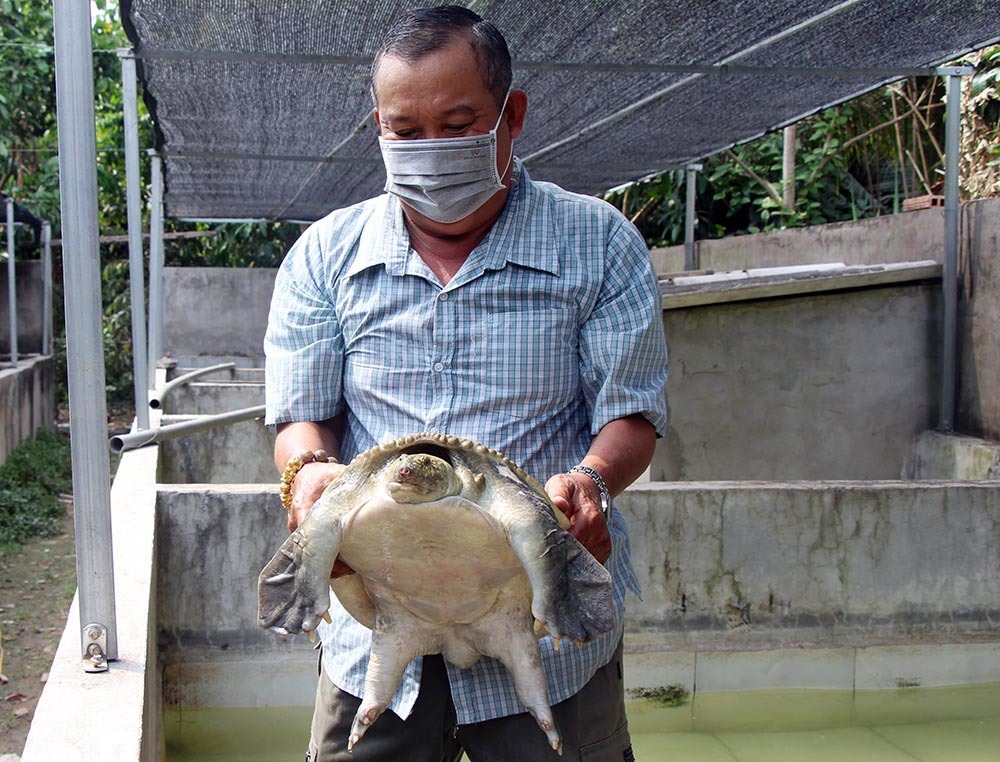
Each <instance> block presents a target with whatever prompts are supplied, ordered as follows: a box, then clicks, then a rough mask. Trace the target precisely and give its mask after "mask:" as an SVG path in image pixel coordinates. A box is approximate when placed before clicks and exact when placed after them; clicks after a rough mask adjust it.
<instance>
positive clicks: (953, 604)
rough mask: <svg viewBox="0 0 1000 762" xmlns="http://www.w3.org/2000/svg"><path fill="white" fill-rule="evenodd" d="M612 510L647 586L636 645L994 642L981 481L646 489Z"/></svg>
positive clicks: (988, 533) (633, 625)
mask: <svg viewBox="0 0 1000 762" xmlns="http://www.w3.org/2000/svg"><path fill="white" fill-rule="evenodd" d="M616 506H617V507H618V508H619V510H622V511H623V512H624V513H625V514H626V516H627V517H628V519H629V524H630V527H631V530H632V553H633V559H634V562H635V567H636V571H637V573H638V575H639V580H640V582H641V583H642V586H643V600H642V603H641V604H638V605H632V606H631V608H630V613H629V618H628V624H627V632H630V633H633V634H634V635H635V639H634V641H633V642H636V643H639V642H643V641H645V642H647V643H656V644H659V646H660V647H663V648H668V647H675V648H688V649H690V648H694V649H702V648H708V649H711V648H713V647H714V648H753V647H762V648H774V647H777V646H779V645H792V644H794V643H811V644H818V645H824V644H826V645H831V644H836V645H845V644H852V645H863V644H869V643H879V642H896V641H909V640H919V639H923V638H927V639H933V638H961V637H966V636H983V637H987V638H994V639H995V638H996V636H997V633H996V626H995V624H994V623H995V622H996V621H997V616H998V615H1000V577H998V576H997V574H996V570H997V568H1000V490H998V489H997V488H996V486H995V484H989V483H980V484H975V483H957V482H889V483H870V482H869V483H857V482H833V483H822V484H816V483H813V484H734V483H727V484H698V483H693V484H673V485H665V484H656V483H652V484H648V485H640V486H636V487H633V488H632V489H630V490H628V491H627V492H626V493H625V494H624V495H622V496H621V497H620V498H619V499H618V500H617V501H616Z"/></svg>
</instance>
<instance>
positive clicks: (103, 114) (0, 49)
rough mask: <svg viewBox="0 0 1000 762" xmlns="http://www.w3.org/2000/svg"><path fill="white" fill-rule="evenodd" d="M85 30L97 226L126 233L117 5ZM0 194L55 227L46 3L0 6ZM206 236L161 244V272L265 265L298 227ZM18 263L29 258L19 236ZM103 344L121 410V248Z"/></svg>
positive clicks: (126, 386)
mask: <svg viewBox="0 0 1000 762" xmlns="http://www.w3.org/2000/svg"><path fill="white" fill-rule="evenodd" d="M94 5H95V6H96V8H97V9H98V14H97V17H96V19H95V21H94V25H93V36H92V48H93V51H94V53H93V61H94V72H93V75H94V76H93V83H94V118H95V130H96V137H97V181H98V222H99V228H100V232H101V235H103V236H107V235H121V234H123V233H125V232H126V231H127V229H128V215H127V209H126V201H125V154H124V144H125V136H124V125H123V118H122V86H121V63H120V61H119V59H118V56H117V55H116V50H117V49H119V48H125V47H128V40H127V39H126V37H125V34H124V31H123V30H122V28H121V24H120V23H119V22H118V19H117V14H118V10H117V3H113V2H106V1H105V0H98V2H95V3H94ZM0 29H2V30H3V44H2V45H0V77H2V78H3V81H4V83H5V84H4V87H3V89H2V90H0V189H2V190H4V191H5V192H7V193H9V194H11V195H12V196H14V198H15V199H17V201H18V202H19V203H20V204H22V205H23V206H25V207H26V208H28V209H29V210H31V211H32V212H33V213H34V214H35V215H36V216H38V217H41V218H43V219H47V220H49V221H51V223H52V236H53V238H54V239H58V238H60V237H61V233H60V227H59V216H60V215H59V212H60V209H59V158H58V153H57V151H58V133H57V124H56V97H55V65H54V51H53V39H52V3H50V2H48V0H0ZM139 144H140V146H143V147H152V145H153V131H152V127H151V124H150V120H149V116H148V114H147V113H146V112H145V108H144V104H143V103H142V101H141V99H140V103H139ZM140 172H141V176H142V177H143V178H148V177H149V158H148V156H147V155H146V152H145V151H141V152H140ZM191 229H196V230H213V228H212V227H211V226H209V225H204V224H202V225H193V224H190V223H180V222H174V221H168V222H167V231H168V232H170V231H179V230H191ZM214 233H215V234H214V235H213V236H212V237H207V238H200V239H193V240H190V239H189V240H185V241H182V242H178V243H168V244H167V246H166V248H165V252H164V256H165V261H166V264H167V265H190V266H196V265H203V266H215V267H237V266H244V267H245V266H250V267H273V266H276V265H277V264H278V263H279V262H280V261H281V258H282V256H283V255H284V253H285V251H287V249H288V247H289V246H290V245H291V243H292V242H293V241H294V240H295V238H296V237H297V235H298V226H295V225H282V224H265V223H247V224H242V225H219V226H216V227H215V228H214ZM18 239H19V243H18V246H19V250H18V257H19V258H29V257H35V256H37V254H36V252H35V251H34V246H33V245H32V242H30V241H29V239H28V236H27V234H26V233H25V232H24V231H23V230H19V236H18ZM61 255H62V250H61V249H60V248H59V247H54V248H53V257H54V260H55V261H54V270H53V272H54V277H55V283H54V286H55V293H54V300H53V301H54V305H55V309H56V314H55V319H54V324H55V327H56V336H55V340H54V344H55V358H56V362H57V371H56V393H57V397H58V399H59V401H60V403H64V402H65V400H66V396H67V395H66V383H65V362H66V342H65V337H64V335H63V315H62V303H63V302H62V268H61ZM101 281H102V282H101V286H102V304H103V310H104V319H103V326H102V328H103V337H104V350H105V378H106V381H107V394H108V405H109V407H111V408H121V407H122V406H127V405H128V404H130V401H131V398H132V339H131V297H130V294H129V266H128V249H127V247H126V246H124V245H104V246H102V248H101Z"/></svg>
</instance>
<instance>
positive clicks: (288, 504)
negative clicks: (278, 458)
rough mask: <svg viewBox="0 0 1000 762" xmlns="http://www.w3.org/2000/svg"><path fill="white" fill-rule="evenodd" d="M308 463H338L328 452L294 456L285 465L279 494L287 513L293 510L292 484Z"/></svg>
mask: <svg viewBox="0 0 1000 762" xmlns="http://www.w3.org/2000/svg"><path fill="white" fill-rule="evenodd" d="M306 463H336V461H335V460H334V459H333V458H331V457H329V456H328V455H327V454H326V450H316V451H315V452H313V451H312V450H303V451H302V452H300V453H298V454H297V455H293V456H292V457H290V458H289V459H288V463H286V464H285V470H284V471H282V472H281V486H280V487H279V488H278V494H279V495H280V496H281V505H282V507H283V508H284V509H285V510H286V511H290V510H292V482H293V481H295V477H296V476H297V475H298V473H299V471H301V470H302V467H303V466H304V465H305V464H306Z"/></svg>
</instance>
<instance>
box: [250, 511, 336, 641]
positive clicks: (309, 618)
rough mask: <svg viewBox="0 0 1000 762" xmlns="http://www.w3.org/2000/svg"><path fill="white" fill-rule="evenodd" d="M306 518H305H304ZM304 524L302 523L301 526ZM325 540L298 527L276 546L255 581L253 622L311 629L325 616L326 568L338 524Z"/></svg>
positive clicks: (285, 628) (329, 565)
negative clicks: (255, 604)
mask: <svg viewBox="0 0 1000 762" xmlns="http://www.w3.org/2000/svg"><path fill="white" fill-rule="evenodd" d="M307 521H308V520H307ZM306 526H307V524H306V523H303V527H306ZM323 534H324V535H325V537H324V538H323V539H325V541H322V542H320V541H317V538H315V537H312V536H311V535H310V534H309V533H307V532H304V531H303V529H302V528H300V529H297V530H295V531H294V532H292V534H291V535H290V536H289V537H288V539H287V540H285V542H284V543H283V544H282V546H281V547H280V548H278V552H277V553H275V554H274V556H273V557H272V558H271V560H270V561H269V562H268V563H267V565H266V566H265V567H264V569H263V571H261V573H260V576H259V577H258V580H257V623H258V624H259V625H260V626H261V627H267V628H269V629H271V630H274V631H275V632H278V633H281V634H283V635H287V634H288V633H297V632H303V631H305V632H312V631H313V630H315V629H316V627H317V626H318V625H319V621H320V619H322V618H324V617H326V616H329V615H328V614H327V610H328V609H329V608H330V570H331V569H332V568H333V562H334V560H336V558H337V553H338V552H339V550H340V531H339V525H338V526H337V528H336V531H334V532H333V533H332V535H331V534H329V533H323Z"/></svg>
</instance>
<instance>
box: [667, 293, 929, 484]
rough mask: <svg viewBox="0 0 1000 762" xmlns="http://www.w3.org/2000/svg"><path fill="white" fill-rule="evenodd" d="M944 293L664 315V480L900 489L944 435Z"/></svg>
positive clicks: (819, 299) (716, 307)
mask: <svg viewBox="0 0 1000 762" xmlns="http://www.w3.org/2000/svg"><path fill="white" fill-rule="evenodd" d="M939 302H940V297H939V288H938V287H936V286H932V285H912V284H911V285H905V286H895V287H891V288H870V289H860V290H853V291H846V292H834V293H828V294H817V295H811V296H802V297H790V298H783V299H768V300H761V301H751V302H736V303H722V304H712V305H705V306H699V307H690V308H682V309H676V310H670V309H668V310H665V311H664V313H663V323H664V328H665V331H666V336H667V344H668V346H669V348H670V359H671V368H670V377H669V379H668V380H667V392H666V393H667V402H668V406H669V411H670V423H669V429H668V433H667V436H666V437H665V438H664V439H663V440H660V442H659V443H658V445H657V453H656V456H655V458H654V461H653V466H652V469H651V476H652V479H653V480H654V481H655V480H671V481H673V480H686V481H696V480H733V479H779V480H796V479H897V478H899V477H900V474H901V473H902V468H903V463H904V461H905V458H906V455H907V452H908V450H909V448H910V445H911V443H912V441H913V440H914V439H915V438H916V436H917V435H918V434H919V433H920V432H921V431H923V430H925V429H927V428H930V427H932V426H933V425H934V423H935V419H936V416H937V401H936V400H937V393H938V392H937V389H938V384H939V379H938V364H939V359H938V358H939V344H940V340H939V334H938V320H939V313H940V308H939Z"/></svg>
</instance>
